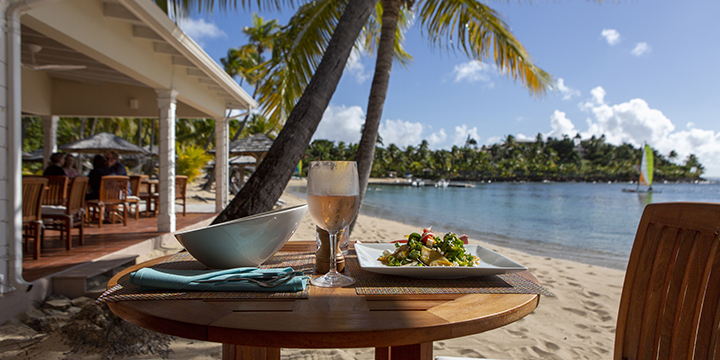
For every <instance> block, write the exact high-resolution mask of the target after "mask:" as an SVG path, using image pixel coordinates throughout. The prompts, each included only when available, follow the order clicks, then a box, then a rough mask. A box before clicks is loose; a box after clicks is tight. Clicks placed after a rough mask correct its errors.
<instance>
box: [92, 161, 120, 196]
mask: <svg viewBox="0 0 720 360" xmlns="http://www.w3.org/2000/svg"><path fill="white" fill-rule="evenodd" d="M105 175H115V173H114V172H113V170H112V168H110V167H109V166H108V161H107V159H105V157H104V156H102V155H95V157H94V158H93V169H92V170H90V173H89V174H88V193H87V194H86V195H85V200H95V199H99V198H100V182H101V181H102V177H103V176H105Z"/></svg>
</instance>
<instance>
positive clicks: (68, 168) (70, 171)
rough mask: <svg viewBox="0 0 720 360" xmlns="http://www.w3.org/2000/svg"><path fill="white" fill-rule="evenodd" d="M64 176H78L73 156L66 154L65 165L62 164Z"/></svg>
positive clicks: (72, 177)
mask: <svg viewBox="0 0 720 360" xmlns="http://www.w3.org/2000/svg"><path fill="white" fill-rule="evenodd" d="M63 170H64V171H65V176H67V177H69V178H71V179H74V178H75V177H77V176H78V171H77V169H75V157H74V156H72V155H70V154H67V155H65V165H63Z"/></svg>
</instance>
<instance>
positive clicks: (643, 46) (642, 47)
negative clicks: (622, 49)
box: [632, 42, 652, 56]
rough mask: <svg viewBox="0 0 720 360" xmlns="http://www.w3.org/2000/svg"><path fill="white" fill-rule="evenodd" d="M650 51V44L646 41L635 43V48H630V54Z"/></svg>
mask: <svg viewBox="0 0 720 360" xmlns="http://www.w3.org/2000/svg"><path fill="white" fill-rule="evenodd" d="M650 51H652V48H651V47H650V45H648V43H646V42H641V43H637V45H635V48H634V49H633V50H632V54H633V55H635V56H640V55H642V54H645V53H649V52H650Z"/></svg>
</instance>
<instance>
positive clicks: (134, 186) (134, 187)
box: [130, 175, 147, 196]
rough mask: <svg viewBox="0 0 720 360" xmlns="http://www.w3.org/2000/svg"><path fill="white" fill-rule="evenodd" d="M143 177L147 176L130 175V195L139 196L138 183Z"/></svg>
mask: <svg viewBox="0 0 720 360" xmlns="http://www.w3.org/2000/svg"><path fill="white" fill-rule="evenodd" d="M143 176H145V177H147V175H130V193H131V194H132V195H135V196H137V195H138V194H140V183H141V182H142V178H143Z"/></svg>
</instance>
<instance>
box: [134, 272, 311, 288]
mask: <svg viewBox="0 0 720 360" xmlns="http://www.w3.org/2000/svg"><path fill="white" fill-rule="evenodd" d="M294 272H295V270H293V268H290V267H287V268H282V269H258V268H254V267H243V268H234V269H227V270H170V269H153V268H143V269H140V270H138V271H135V272H132V273H130V280H129V281H130V283H131V284H134V285H138V286H140V287H141V288H145V289H167V290H182V291H276V292H295V291H302V290H304V289H305V287H306V286H307V280H308V278H309V277H308V276H305V275H296V276H293V278H292V279H291V280H290V281H288V282H286V283H284V284H281V285H278V286H276V287H271V288H265V287H262V286H260V285H258V284H255V283H252V282H249V281H230V279H232V278H237V277H243V278H254V279H257V280H261V281H269V280H271V279H272V278H273V277H277V276H283V275H289V274H292V273H294ZM298 274H300V273H298ZM207 280H213V281H214V280H220V281H218V282H199V281H207Z"/></svg>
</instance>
